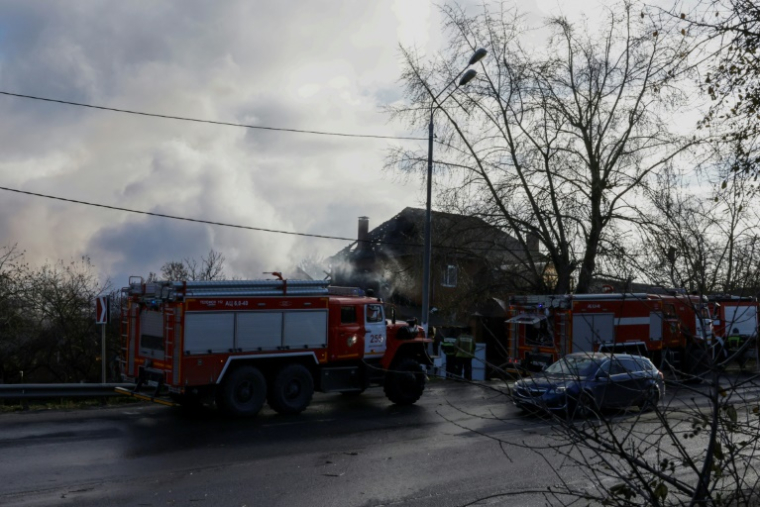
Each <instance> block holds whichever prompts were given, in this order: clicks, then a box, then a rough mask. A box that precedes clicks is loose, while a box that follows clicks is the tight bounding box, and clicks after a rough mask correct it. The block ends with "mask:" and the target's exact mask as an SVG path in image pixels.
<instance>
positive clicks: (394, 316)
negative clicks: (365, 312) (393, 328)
mask: <svg viewBox="0 0 760 507" xmlns="http://www.w3.org/2000/svg"><path fill="white" fill-rule="evenodd" d="M395 323H396V307H395V306H394V307H392V308H391V324H395Z"/></svg>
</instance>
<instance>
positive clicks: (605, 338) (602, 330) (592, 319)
mask: <svg viewBox="0 0 760 507" xmlns="http://www.w3.org/2000/svg"><path fill="white" fill-rule="evenodd" d="M614 322H615V315H614V314H612V313H576V314H574V315H573V352H591V351H593V350H594V344H598V343H612V342H614V341H615V326H614Z"/></svg>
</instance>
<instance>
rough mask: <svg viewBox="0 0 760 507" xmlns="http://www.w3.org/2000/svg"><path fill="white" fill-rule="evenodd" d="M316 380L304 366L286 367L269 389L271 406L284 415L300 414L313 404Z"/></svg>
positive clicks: (290, 365) (268, 399)
mask: <svg viewBox="0 0 760 507" xmlns="http://www.w3.org/2000/svg"><path fill="white" fill-rule="evenodd" d="M313 395H314V378H313V377H312V376H311V372H310V371H309V369H308V368H306V367H305V366H304V365H302V364H289V365H286V366H284V367H283V368H282V369H281V370H280V371H279V372H278V373H277V375H276V376H275V378H274V382H273V383H272V386H271V387H270V389H269V397H268V398H267V401H268V402H269V406H270V407H272V409H273V410H274V411H275V412H277V413H278V414H283V415H294V414H300V413H301V412H303V411H304V410H306V407H308V406H309V403H311V397H312V396H313Z"/></svg>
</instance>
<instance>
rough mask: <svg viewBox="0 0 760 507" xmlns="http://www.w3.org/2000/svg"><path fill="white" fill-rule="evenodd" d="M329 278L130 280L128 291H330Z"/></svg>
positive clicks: (169, 295)
mask: <svg viewBox="0 0 760 507" xmlns="http://www.w3.org/2000/svg"><path fill="white" fill-rule="evenodd" d="M329 284H330V282H329V281H327V280H203V281H198V280H195V281H163V282H162V281H159V282H149V283H142V280H140V281H139V282H133V281H131V280H130V285H129V289H128V291H129V293H130V294H131V295H136V296H142V297H145V298H154V299H168V300H171V299H176V298H181V297H185V298H188V297H224V296H237V297H254V296H283V295H289V296H318V295H327V294H328V293H329V291H328V285H329Z"/></svg>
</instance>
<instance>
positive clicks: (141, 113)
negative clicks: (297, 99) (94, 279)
mask: <svg viewBox="0 0 760 507" xmlns="http://www.w3.org/2000/svg"><path fill="white" fill-rule="evenodd" d="M0 95H7V96H9V97H18V98H22V99H32V100H42V101H44V102H55V103H57V104H66V105H69V106H78V107H89V108H91V109H100V110H103V111H113V112H116V113H126V114H136V115H139V116H150V117H153V118H164V119H168V120H182V121H191V122H195V123H209V124H211V125H224V126H227V127H241V128H247V129H256V130H271V131H275V132H291V133H297V134H315V135H320V136H334V137H358V138H364V139H395V140H401V141H427V140H428V139H427V138H426V137H406V136H383V135H376V134H348V133H345V132H327V131H322V130H301V129H291V128H280V127H265V126H263V125H247V124H245V123H232V122H226V121H214V120H203V119H199V118H188V117H186V116H172V115H168V114H157V113H146V112H144V111H132V110H129V109H118V108H115V107H105V106H96V105H94V104H83V103H81V102H71V101H68V100H58V99H49V98H45V97H36V96H34V95H23V94H21V93H11V92H4V91H0Z"/></svg>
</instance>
